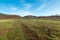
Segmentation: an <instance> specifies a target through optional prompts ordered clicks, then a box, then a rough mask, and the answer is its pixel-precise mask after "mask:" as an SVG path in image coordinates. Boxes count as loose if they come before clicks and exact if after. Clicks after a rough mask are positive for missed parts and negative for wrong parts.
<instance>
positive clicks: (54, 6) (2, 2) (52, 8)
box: [0, 0, 60, 16]
mask: <svg viewBox="0 0 60 40" xmlns="http://www.w3.org/2000/svg"><path fill="white" fill-rule="evenodd" d="M0 12H1V13H5V14H10V15H20V16H26V15H35V16H50V15H55V14H59V15H60V0H0Z"/></svg>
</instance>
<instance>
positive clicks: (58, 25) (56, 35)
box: [0, 19, 60, 40]
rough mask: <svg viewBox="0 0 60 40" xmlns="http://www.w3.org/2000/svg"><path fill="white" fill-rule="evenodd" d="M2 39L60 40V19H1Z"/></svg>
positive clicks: (0, 32) (0, 35) (0, 30)
mask: <svg viewBox="0 0 60 40" xmlns="http://www.w3.org/2000/svg"><path fill="white" fill-rule="evenodd" d="M0 40H60V21H58V20H28V19H26V20H23V19H20V20H0Z"/></svg>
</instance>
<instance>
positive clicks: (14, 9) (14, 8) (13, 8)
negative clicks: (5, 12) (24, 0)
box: [10, 7, 18, 11]
mask: <svg viewBox="0 0 60 40" xmlns="http://www.w3.org/2000/svg"><path fill="white" fill-rule="evenodd" d="M10 10H12V11H16V10H18V8H16V7H11V8H10Z"/></svg>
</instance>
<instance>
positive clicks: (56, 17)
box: [0, 13, 60, 20]
mask: <svg viewBox="0 0 60 40" xmlns="http://www.w3.org/2000/svg"><path fill="white" fill-rule="evenodd" d="M20 18H23V19H25V18H27V19H49V20H50V19H53V20H55V19H56V20H60V15H53V16H38V17H37V16H33V15H27V16H24V17H21V16H18V15H7V14H3V13H0V19H20Z"/></svg>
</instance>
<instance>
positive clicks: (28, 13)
mask: <svg viewBox="0 0 60 40" xmlns="http://www.w3.org/2000/svg"><path fill="white" fill-rule="evenodd" d="M20 15H21V16H26V15H35V14H34V13H33V12H30V11H22V12H20Z"/></svg>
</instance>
